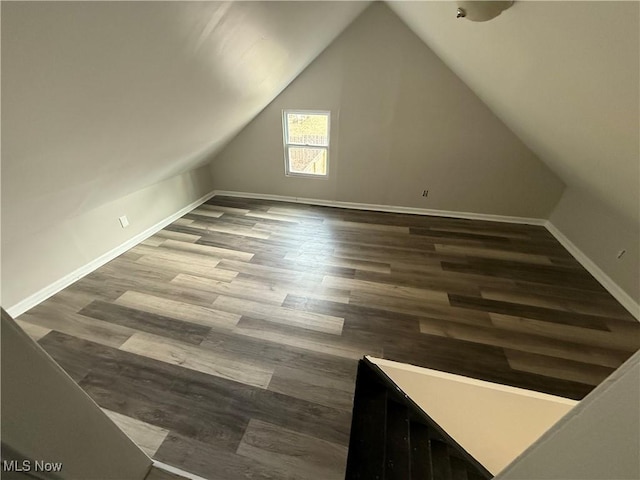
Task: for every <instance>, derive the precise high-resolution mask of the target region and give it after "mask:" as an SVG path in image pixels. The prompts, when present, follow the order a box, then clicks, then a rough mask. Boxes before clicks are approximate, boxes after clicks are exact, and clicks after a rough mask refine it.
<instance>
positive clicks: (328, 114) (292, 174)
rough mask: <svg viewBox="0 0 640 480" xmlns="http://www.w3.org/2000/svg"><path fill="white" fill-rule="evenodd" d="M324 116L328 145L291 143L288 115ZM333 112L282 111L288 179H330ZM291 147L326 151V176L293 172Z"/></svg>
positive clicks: (285, 172) (285, 166)
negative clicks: (290, 155)
mask: <svg viewBox="0 0 640 480" xmlns="http://www.w3.org/2000/svg"><path fill="white" fill-rule="evenodd" d="M289 114H294V115H316V116H319V115H323V116H325V117H327V144H326V145H309V144H304V143H293V142H290V141H289V119H288V118H287V115H289ZM330 134H331V111H330V110H299V109H298V110H291V109H285V110H282V140H283V142H284V174H285V176H287V177H303V178H324V179H327V178H329V145H330V142H331V139H330ZM289 147H294V148H295V147H297V148H318V149H322V150H324V151H325V155H326V157H325V158H326V160H325V161H326V165H325V173H324V174H316V173H302V172H292V171H291V162H290V161H289Z"/></svg>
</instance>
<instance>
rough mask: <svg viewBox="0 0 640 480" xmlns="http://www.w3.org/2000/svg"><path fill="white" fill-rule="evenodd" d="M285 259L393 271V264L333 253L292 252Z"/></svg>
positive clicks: (385, 271)
mask: <svg viewBox="0 0 640 480" xmlns="http://www.w3.org/2000/svg"><path fill="white" fill-rule="evenodd" d="M284 259H285V260H289V261H292V262H299V263H301V264H303V265H318V264H319V265H326V266H330V267H344V268H353V269H355V270H364V271H370V272H379V273H391V266H390V265H389V264H384V263H380V262H371V261H368V260H355V259H350V258H341V257H335V256H333V255H320V254H309V253H298V252H295V253H294V252H292V253H287V254H286V255H285V256H284Z"/></svg>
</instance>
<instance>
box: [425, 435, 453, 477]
mask: <svg viewBox="0 0 640 480" xmlns="http://www.w3.org/2000/svg"><path fill="white" fill-rule="evenodd" d="M430 443H431V464H432V467H433V480H452V479H451V463H450V461H449V448H448V445H447V444H446V443H443V442H440V441H438V440H431V442H430Z"/></svg>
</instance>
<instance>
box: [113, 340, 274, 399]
mask: <svg viewBox="0 0 640 480" xmlns="http://www.w3.org/2000/svg"><path fill="white" fill-rule="evenodd" d="M120 350H124V351H126V352H130V353H135V354H138V355H143V356H145V357H149V358H154V359H156V360H160V361H161V362H167V363H172V364H174V365H180V366H181V367H183V368H189V369H191V370H196V371H198V372H203V373H207V374H209V375H213V376H216V377H220V378H227V379H229V380H233V381H235V382H240V383H244V384H246V385H252V386H254V387H258V388H267V386H268V385H269V381H270V380H271V375H273V370H269V369H266V368H262V367H259V366H256V365H255V364H246V363H241V362H238V361H235V360H229V359H228V358H225V357H224V356H223V355H220V354H216V353H214V352H212V351H211V350H208V349H204V348H199V347H196V346H193V345H189V344H186V343H182V342H178V341H174V340H169V339H166V338H164V337H159V336H156V335H151V334H147V333H136V334H134V335H132V336H131V337H130V338H129V339H128V340H127V341H126V342H124V343H123V344H122V345H121V346H120Z"/></svg>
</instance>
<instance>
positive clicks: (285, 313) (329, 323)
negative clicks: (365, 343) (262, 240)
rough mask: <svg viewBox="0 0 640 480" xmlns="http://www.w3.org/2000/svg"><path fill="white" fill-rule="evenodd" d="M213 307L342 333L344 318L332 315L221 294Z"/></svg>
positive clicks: (307, 327) (271, 320)
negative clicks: (301, 310) (300, 310)
mask: <svg viewBox="0 0 640 480" xmlns="http://www.w3.org/2000/svg"><path fill="white" fill-rule="evenodd" d="M213 307H214V308H216V309H220V310H222V311H224V312H231V313H235V314H238V315H248V316H250V317H254V318H258V319H262V320H266V321H269V322H274V323H282V324H285V325H289V326H294V327H298V328H304V329H307V330H314V331H317V332H324V333H331V334H334V335H340V333H342V325H343V324H344V319H342V318H339V317H334V316H330V315H321V314H315V313H308V312H299V311H296V310H292V309H289V308H282V307H277V306H273V305H266V304H262V303H258V302H252V301H248V300H239V299H236V298H232V297H226V296H224V295H221V296H219V297H218V298H217V299H216V300H215V302H213Z"/></svg>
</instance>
